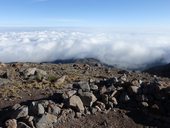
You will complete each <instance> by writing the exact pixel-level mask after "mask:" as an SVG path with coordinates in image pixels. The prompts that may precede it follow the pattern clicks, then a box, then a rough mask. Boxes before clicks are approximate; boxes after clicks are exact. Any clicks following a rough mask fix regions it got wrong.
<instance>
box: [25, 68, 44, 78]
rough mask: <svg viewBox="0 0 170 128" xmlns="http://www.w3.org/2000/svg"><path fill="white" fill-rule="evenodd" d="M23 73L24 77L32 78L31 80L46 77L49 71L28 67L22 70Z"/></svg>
mask: <svg viewBox="0 0 170 128" xmlns="http://www.w3.org/2000/svg"><path fill="white" fill-rule="evenodd" d="M22 75H23V77H24V79H30V80H34V79H37V80H42V79H43V78H45V77H46V75H47V73H46V71H44V70H41V69H37V68H27V69H25V70H23V71H22Z"/></svg>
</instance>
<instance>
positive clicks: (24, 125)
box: [17, 122, 31, 128]
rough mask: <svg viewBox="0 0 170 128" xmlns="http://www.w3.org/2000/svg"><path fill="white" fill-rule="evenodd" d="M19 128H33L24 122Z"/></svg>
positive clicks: (19, 124)
mask: <svg viewBox="0 0 170 128" xmlns="http://www.w3.org/2000/svg"><path fill="white" fill-rule="evenodd" d="M17 128H31V127H29V126H28V125H27V124H25V123H24V122H19V123H18V125H17Z"/></svg>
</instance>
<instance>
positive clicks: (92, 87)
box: [90, 84, 99, 91]
mask: <svg viewBox="0 0 170 128" xmlns="http://www.w3.org/2000/svg"><path fill="white" fill-rule="evenodd" d="M90 89H91V90H92V91H97V90H98V89H99V88H98V86H97V85H95V84H92V85H90Z"/></svg>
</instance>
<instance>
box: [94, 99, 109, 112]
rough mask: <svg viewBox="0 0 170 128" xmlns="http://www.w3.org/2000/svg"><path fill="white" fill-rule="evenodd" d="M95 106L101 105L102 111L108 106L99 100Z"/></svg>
mask: <svg viewBox="0 0 170 128" xmlns="http://www.w3.org/2000/svg"><path fill="white" fill-rule="evenodd" d="M95 106H97V107H99V108H100V109H101V110H102V111H105V108H106V106H105V104H104V103H103V102H100V101H97V102H96V103H95Z"/></svg>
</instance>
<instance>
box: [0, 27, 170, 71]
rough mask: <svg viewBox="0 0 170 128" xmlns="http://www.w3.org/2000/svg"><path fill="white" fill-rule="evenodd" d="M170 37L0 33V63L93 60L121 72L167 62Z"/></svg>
mask: <svg viewBox="0 0 170 128" xmlns="http://www.w3.org/2000/svg"><path fill="white" fill-rule="evenodd" d="M169 51H170V34H167V33H163V32H161V33H149V32H144V33H142V32H141V33H135V32H133V33H132V32H88V31H81V30H74V31H73V30H68V31H64V30H63V31H59V30H48V31H43V30H40V31H26V32H1V33H0V61H2V62H18V61H19V62H23V61H24V62H28V61H29V62H43V61H53V60H57V59H72V58H96V59H99V60H100V61H102V62H104V63H106V64H111V65H117V66H118V67H121V68H122V67H123V68H142V67H145V66H146V65H148V64H152V63H155V62H160V61H164V62H169V61H170V57H169Z"/></svg>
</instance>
